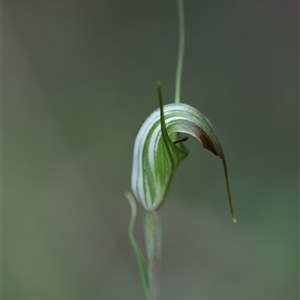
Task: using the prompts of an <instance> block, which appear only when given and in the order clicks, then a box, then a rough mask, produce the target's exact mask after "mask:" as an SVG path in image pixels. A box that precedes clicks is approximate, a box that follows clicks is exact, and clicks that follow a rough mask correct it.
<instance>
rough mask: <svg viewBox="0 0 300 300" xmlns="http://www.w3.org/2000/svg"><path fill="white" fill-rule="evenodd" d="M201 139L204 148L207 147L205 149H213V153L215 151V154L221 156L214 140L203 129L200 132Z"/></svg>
mask: <svg viewBox="0 0 300 300" xmlns="http://www.w3.org/2000/svg"><path fill="white" fill-rule="evenodd" d="M199 139H200V140H201V142H202V145H203V148H205V149H207V150H209V151H211V152H212V153H214V154H215V155H217V156H219V154H218V152H217V150H216V148H215V146H214V144H213V142H212V140H211V139H210V138H209V137H208V135H207V134H206V133H205V131H204V130H202V129H200V132H199Z"/></svg>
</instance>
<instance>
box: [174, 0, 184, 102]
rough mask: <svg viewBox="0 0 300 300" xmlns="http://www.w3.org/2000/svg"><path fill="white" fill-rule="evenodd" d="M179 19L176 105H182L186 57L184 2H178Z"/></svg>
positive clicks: (181, 0)
mask: <svg viewBox="0 0 300 300" xmlns="http://www.w3.org/2000/svg"><path fill="white" fill-rule="evenodd" d="M178 17H179V49H178V61H177V70H176V81H175V103H180V87H181V74H182V65H183V55H184V11H183V0H178Z"/></svg>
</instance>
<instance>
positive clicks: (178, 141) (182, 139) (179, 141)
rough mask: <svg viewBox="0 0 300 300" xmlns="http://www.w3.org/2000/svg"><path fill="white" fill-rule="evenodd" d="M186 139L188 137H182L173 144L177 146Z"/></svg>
mask: <svg viewBox="0 0 300 300" xmlns="http://www.w3.org/2000/svg"><path fill="white" fill-rule="evenodd" d="M188 138H189V137H188V136H185V137H182V138H180V139H178V140H176V141H174V142H173V144H174V145H176V144H178V143H181V142H185V141H187V140H188Z"/></svg>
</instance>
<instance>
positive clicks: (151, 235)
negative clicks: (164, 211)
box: [145, 211, 162, 300]
mask: <svg viewBox="0 0 300 300" xmlns="http://www.w3.org/2000/svg"><path fill="white" fill-rule="evenodd" d="M145 240H146V251H147V258H148V272H149V287H150V294H151V299H152V300H159V293H160V264H161V248H162V225H161V216H160V212H159V211H147V212H146V213H145Z"/></svg>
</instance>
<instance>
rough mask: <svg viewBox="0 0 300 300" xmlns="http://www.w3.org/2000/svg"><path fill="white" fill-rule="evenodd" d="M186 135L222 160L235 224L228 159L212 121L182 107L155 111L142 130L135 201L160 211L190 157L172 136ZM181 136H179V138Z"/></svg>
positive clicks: (134, 168)
mask: <svg viewBox="0 0 300 300" xmlns="http://www.w3.org/2000/svg"><path fill="white" fill-rule="evenodd" d="M160 98H161V97H160ZM179 132H180V133H187V134H190V135H191V136H194V137H195V138H196V139H198V140H199V141H201V142H202V145H203V147H204V148H206V149H208V150H210V151H211V152H213V153H214V154H215V155H217V156H219V157H220V158H221V160H222V163H223V167H224V172H225V178H226V185H227V191H228V197H229V204H230V210H231V214H232V218H233V220H234V221H235V218H234V213H233V207H232V201H231V195H230V189H229V183H228V174H227V167H226V161H225V156H224V153H223V150H222V147H221V144H220V142H219V140H218V138H217V136H216V134H215V132H214V129H213V126H212V124H211V123H210V121H209V120H208V119H207V118H206V117H205V116H204V115H203V114H202V113H201V112H199V111H198V110H196V109H195V108H193V107H191V106H190V105H187V104H183V103H177V104H175V103H173V104H168V105H165V106H163V105H162V101H161V99H160V109H157V110H155V111H154V112H153V113H152V114H151V115H150V116H149V117H148V118H147V119H146V121H145V122H144V123H143V125H142V126H141V128H140V130H139V132H138V134H137V136H136V139H135V144H134V150H133V166H132V177H131V188H132V192H133V194H134V196H135V198H136V199H137V200H138V202H139V203H140V204H141V205H142V207H143V208H144V209H145V210H147V211H153V210H157V209H158V208H159V207H160V206H161V205H162V203H163V202H164V200H165V198H166V194H167V192H168V188H169V186H170V183H171V181H172V178H173V175H174V173H175V170H176V168H177V167H178V165H179V164H180V162H181V161H182V160H183V159H184V158H185V157H186V156H187V155H188V151H187V149H186V148H185V147H184V145H183V144H182V143H181V142H180V141H181V140H178V141H175V142H172V140H171V139H170V135H172V134H173V135H172V136H174V133H179ZM177 136H178V135H177Z"/></svg>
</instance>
